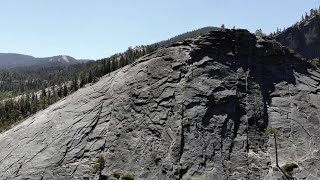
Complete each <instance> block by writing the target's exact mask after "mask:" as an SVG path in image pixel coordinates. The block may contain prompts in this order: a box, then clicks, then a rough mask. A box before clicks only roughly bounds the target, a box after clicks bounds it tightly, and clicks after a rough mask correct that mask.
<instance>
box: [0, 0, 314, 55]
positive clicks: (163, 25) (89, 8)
mask: <svg viewBox="0 0 320 180" xmlns="http://www.w3.org/2000/svg"><path fill="white" fill-rule="evenodd" d="M319 5H320V0H268V1H266V0H264V1H262V0H158V1H154V0H113V1H111V0H1V1H0V23H1V26H0V52H1V53H6V52H12V53H22V54H28V55H33V56H36V57H44V56H53V55H64V54H66V55H71V56H73V57H76V58H92V59H97V58H103V57H107V56H109V55H112V54H114V53H117V52H122V51H124V50H125V49H127V47H128V46H135V45H141V44H150V43H154V42H157V41H160V40H165V39H168V38H170V37H172V36H175V35H178V34H180V33H183V32H186V31H190V30H194V29H197V28H200V27H204V26H219V27H220V26H221V24H225V25H226V27H229V28H232V27H233V26H236V27H240V28H246V29H249V30H250V31H252V32H253V31H255V30H256V29H258V28H262V29H263V31H264V32H267V33H269V32H271V31H274V30H275V29H276V28H277V27H281V28H283V27H287V26H290V25H292V24H293V23H295V22H296V21H297V20H300V19H301V15H302V14H304V12H306V11H309V10H310V9H311V8H315V7H319Z"/></svg>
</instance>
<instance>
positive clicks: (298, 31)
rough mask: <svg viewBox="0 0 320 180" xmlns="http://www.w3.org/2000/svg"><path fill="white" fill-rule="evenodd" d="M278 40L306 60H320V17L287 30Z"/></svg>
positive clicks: (317, 16) (278, 36)
mask: <svg viewBox="0 0 320 180" xmlns="http://www.w3.org/2000/svg"><path fill="white" fill-rule="evenodd" d="M276 39H277V41H279V42H280V43H281V44H283V45H284V46H287V47H290V48H291V49H294V50H295V51H297V52H298V53H300V54H301V55H303V56H304V57H306V58H309V59H312V58H320V16H319V15H316V16H314V17H312V18H311V19H309V20H306V21H304V22H302V23H300V24H297V25H294V26H292V27H290V28H288V29H286V30H285V31H283V32H282V33H280V34H279V35H277V37H276Z"/></svg>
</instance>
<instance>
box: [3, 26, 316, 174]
mask: <svg viewBox="0 0 320 180" xmlns="http://www.w3.org/2000/svg"><path fill="white" fill-rule="evenodd" d="M319 82H320V72H319V71H317V70H315V69H312V67H311V66H310V65H309V64H308V63H306V62H305V61H303V60H301V59H300V58H299V57H298V55H297V54H294V53H292V52H291V51H289V50H288V49H287V48H285V47H283V46H281V45H280V44H279V43H277V42H275V41H271V40H266V39H256V37H255V36H254V35H252V34H250V33H249V32H248V31H246V30H232V31H231V30H226V31H214V32H211V33H209V34H208V35H205V36H202V37H199V38H197V39H189V40H186V41H184V42H180V43H175V44H173V45H171V46H168V47H163V48H160V49H159V50H157V51H154V52H153V53H151V54H149V55H147V56H145V57H143V58H141V59H139V60H137V61H136V62H135V63H134V64H131V65H130V66H126V67H124V68H122V69H121V70H118V71H116V72H114V73H112V74H111V75H106V76H105V77H103V78H102V79H101V80H100V81H99V82H97V83H96V84H94V85H92V86H89V87H86V88H82V89H80V90H78V91H77V92H76V93H74V94H72V95H71V96H69V97H67V98H65V99H63V100H61V101H59V102H58V103H56V104H54V105H52V106H50V107H49V108H47V109H46V110H43V111H41V112H39V113H37V114H36V115H34V116H32V117H30V118H28V119H27V120H25V121H24V122H22V123H21V124H19V125H17V126H16V127H14V128H12V129H11V130H9V131H7V132H5V133H2V134H0V151H1V153H0V179H94V177H95V175H94V174H93V173H92V166H93V165H94V163H95V161H96V159H97V157H98V156H100V155H102V156H103V157H104V158H105V162H106V163H105V168H104V169H103V171H102V174H103V175H105V176H106V177H109V179H111V178H112V175H111V174H112V172H114V171H118V172H121V173H128V172H131V173H132V174H134V176H135V179H159V180H163V179H208V180H209V179H210V180H211V179H216V180H219V179H221V180H224V179H253V180H256V179H281V178H285V176H284V175H283V174H282V173H281V171H280V170H279V169H277V168H276V167H275V150H274V144H273V141H272V139H270V141H268V139H266V138H264V137H263V132H264V131H265V128H266V127H267V126H270V125H271V126H273V127H275V128H278V129H279V131H280V139H279V141H278V152H279V165H280V166H282V165H285V164H286V163H289V162H294V163H296V164H297V165H298V168H296V169H294V170H293V171H292V172H291V173H288V175H287V176H288V177H289V178H291V177H295V178H297V179H319V178H320V172H318V170H319V168H320V151H319V150H320V147H319V146H320V138H319V137H320V131H319V127H320V111H319V109H320V88H319Z"/></svg>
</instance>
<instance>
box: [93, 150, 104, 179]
mask: <svg viewBox="0 0 320 180" xmlns="http://www.w3.org/2000/svg"><path fill="white" fill-rule="evenodd" d="M104 164H105V160H104V157H103V156H102V155H100V156H99V157H98V160H97V161H96V163H95V164H94V165H93V172H94V173H98V174H99V176H101V171H102V170H103V169H104Z"/></svg>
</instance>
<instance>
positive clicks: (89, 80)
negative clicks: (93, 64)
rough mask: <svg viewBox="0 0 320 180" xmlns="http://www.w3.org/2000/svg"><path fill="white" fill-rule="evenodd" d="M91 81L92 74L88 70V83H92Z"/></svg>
mask: <svg viewBox="0 0 320 180" xmlns="http://www.w3.org/2000/svg"><path fill="white" fill-rule="evenodd" d="M92 81H93V75H92V72H91V71H89V77H88V83H92Z"/></svg>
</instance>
